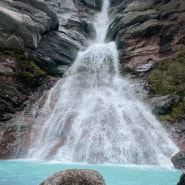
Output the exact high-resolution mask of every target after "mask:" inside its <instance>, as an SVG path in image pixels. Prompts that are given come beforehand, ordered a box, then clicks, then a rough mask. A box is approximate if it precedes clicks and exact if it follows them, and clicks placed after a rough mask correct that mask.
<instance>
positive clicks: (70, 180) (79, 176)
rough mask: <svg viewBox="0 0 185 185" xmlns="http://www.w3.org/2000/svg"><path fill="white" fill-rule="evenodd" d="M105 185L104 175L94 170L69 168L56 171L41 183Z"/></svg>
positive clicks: (43, 184) (44, 184)
mask: <svg viewBox="0 0 185 185" xmlns="http://www.w3.org/2000/svg"><path fill="white" fill-rule="evenodd" d="M72 184H75V185H82V184H83V185H97V184H98V185H105V182H104V179H103V177H102V176H101V175H100V174H99V173H98V172H96V171H94V170H85V169H84V170H80V169H74V170H67V171H62V172H58V173H55V174H54V175H52V176H50V177H48V178H47V179H46V180H45V181H44V182H42V183H41V184H40V185H72Z"/></svg>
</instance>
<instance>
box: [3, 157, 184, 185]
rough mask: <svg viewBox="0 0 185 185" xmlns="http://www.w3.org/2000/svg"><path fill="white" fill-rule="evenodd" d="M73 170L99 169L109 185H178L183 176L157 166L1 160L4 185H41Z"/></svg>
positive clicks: (175, 171)
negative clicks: (59, 173)
mask: <svg viewBox="0 0 185 185" xmlns="http://www.w3.org/2000/svg"><path fill="white" fill-rule="evenodd" d="M71 168H80V169H82V168H88V169H94V170H97V171H98V172H100V173H101V174H102V176H103V177H104V179H105V182H106V185H176V184H177V182H178V181H179V178H180V175H181V171H177V170H174V169H167V168H161V167H154V166H142V167H141V166H140V167H139V166H111V165H87V164H61V163H58V162H44V161H21V160H20V161H16V160H15V161H14V160H12V161H11V160H9V161H6V160H0V185H39V183H40V182H42V181H43V180H44V179H46V178H47V177H48V176H49V175H51V174H53V173H54V172H58V171H61V170H66V169H71Z"/></svg>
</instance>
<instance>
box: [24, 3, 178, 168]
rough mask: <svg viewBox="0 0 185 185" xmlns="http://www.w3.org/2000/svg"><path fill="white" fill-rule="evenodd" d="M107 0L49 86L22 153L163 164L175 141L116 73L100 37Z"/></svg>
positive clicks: (111, 52)
mask: <svg viewBox="0 0 185 185" xmlns="http://www.w3.org/2000/svg"><path fill="white" fill-rule="evenodd" d="M108 7H109V2H108V0H105V1H104V4H103V8H102V11H101V12H100V13H99V15H98V16H97V18H96V21H95V24H94V25H95V28H96V32H97V37H96V39H95V43H93V44H92V45H91V46H90V47H88V48H87V49H86V50H85V51H84V52H79V54H78V57H77V59H76V61H75V62H74V64H73V65H72V66H71V68H70V69H69V71H68V72H67V74H66V77H65V78H63V79H61V80H60V81H58V83H57V84H56V85H55V86H54V87H53V88H52V89H51V90H50V92H49V95H48V97H47V100H46V102H45V104H44V106H43V108H42V110H41V111H40V116H38V118H37V124H36V127H35V128H34V129H33V133H32V138H31V141H32V144H31V147H30V150H29V152H28V156H27V157H28V158H36V159H53V160H61V161H65V162H66V161H67V162H87V163H113V164H157V165H169V164H170V157H171V156H172V155H173V154H174V153H175V152H177V147H176V146H175V145H174V144H173V142H172V141H171V140H170V138H169V137H168V135H167V133H166V131H165V130H164V129H163V128H162V127H161V124H160V123H159V122H158V121H157V120H156V118H155V117H154V116H153V115H152V114H151V112H150V110H149V109H148V107H146V106H145V105H144V104H143V103H142V102H141V101H140V100H138V99H137V98H136V96H135V94H134V90H133V89H134V88H133V86H132V85H131V84H130V82H129V81H128V80H127V79H124V78H122V77H121V76H120V75H119V70H118V54H117V49H116V46H115V43H114V42H111V43H104V39H105V36H106V31H107V28H108Z"/></svg>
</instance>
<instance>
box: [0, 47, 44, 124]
mask: <svg viewBox="0 0 185 185" xmlns="http://www.w3.org/2000/svg"><path fill="white" fill-rule="evenodd" d="M36 62H37V61H29V60H27V59H26V58H25V56H24V55H23V53H20V52H17V51H15V50H7V49H2V48H0V89H1V91H0V105H1V106H0V121H1V120H2V121H3V120H4V121H5V120H8V119H10V118H11V117H12V114H14V113H15V112H16V111H17V110H20V109H22V108H23V107H24V105H23V102H24V101H25V100H26V99H27V98H28V97H29V96H30V95H31V93H32V92H33V91H35V89H36V88H37V87H39V86H40V85H42V84H43V83H44V81H45V80H46V79H47V73H46V72H45V71H43V70H42V69H41V68H40V67H39V66H38V65H37V64H36Z"/></svg>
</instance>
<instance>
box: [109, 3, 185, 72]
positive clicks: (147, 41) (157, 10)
mask: <svg viewBox="0 0 185 185" xmlns="http://www.w3.org/2000/svg"><path fill="white" fill-rule="evenodd" d="M111 4H112V18H113V17H114V20H113V22H112V23H111V25H110V26H109V30H108V35H107V40H115V41H116V44H117V47H118V50H119V56H120V59H121V63H122V64H123V66H125V67H130V68H132V69H134V70H135V69H137V68H138V67H140V66H142V65H144V64H154V63H157V62H161V61H163V60H165V59H169V58H170V57H173V54H174V53H175V52H176V51H178V50H179V49H180V48H181V47H184V45H185V42H184V40H185V36H184V35H185V34H184V29H185V18H184V17H185V12H184V10H185V6H184V1H175V0H167V1H163V0H149V1H145V0H126V1H121V0H120V1H118V0H117V1H112V3H111Z"/></svg>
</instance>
